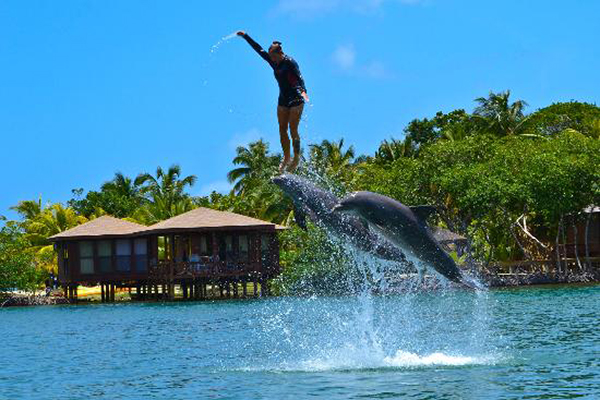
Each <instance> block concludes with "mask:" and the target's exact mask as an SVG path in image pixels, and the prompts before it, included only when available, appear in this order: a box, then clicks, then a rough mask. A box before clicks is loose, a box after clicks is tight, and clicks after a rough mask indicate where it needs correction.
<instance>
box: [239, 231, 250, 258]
mask: <svg viewBox="0 0 600 400" xmlns="http://www.w3.org/2000/svg"><path fill="white" fill-rule="evenodd" d="M238 243H239V247H238V248H239V254H240V261H248V236H246V235H242V236H240V237H239V238H238Z"/></svg>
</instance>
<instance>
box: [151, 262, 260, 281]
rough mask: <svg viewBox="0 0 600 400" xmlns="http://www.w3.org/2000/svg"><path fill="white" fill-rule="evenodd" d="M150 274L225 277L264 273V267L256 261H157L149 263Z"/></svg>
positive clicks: (183, 277) (160, 276)
mask: <svg viewBox="0 0 600 400" xmlns="http://www.w3.org/2000/svg"><path fill="white" fill-rule="evenodd" d="M149 273H150V276H151V277H152V278H155V279H161V280H172V279H186V278H188V279H195V278H227V277H232V278H233V277H238V278H239V277H254V276H261V275H263V274H265V273H266V269H265V268H264V267H262V266H261V264H260V263H258V262H236V263H231V262H224V261H210V262H202V261H196V262H195V261H179V262H177V261H163V260H161V261H158V262H156V263H151V264H150V269H149Z"/></svg>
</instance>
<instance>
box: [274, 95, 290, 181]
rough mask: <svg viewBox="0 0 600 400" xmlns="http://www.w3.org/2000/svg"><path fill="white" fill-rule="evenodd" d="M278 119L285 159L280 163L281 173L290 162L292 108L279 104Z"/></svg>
mask: <svg viewBox="0 0 600 400" xmlns="http://www.w3.org/2000/svg"><path fill="white" fill-rule="evenodd" d="M277 121H279V139H280V140H281V148H282V149H283V160H282V161H281V164H280V165H279V173H283V171H284V170H285V167H287V165H288V164H289V163H290V138H289V136H288V132H287V127H288V125H289V123H290V109H289V108H287V107H282V106H277Z"/></svg>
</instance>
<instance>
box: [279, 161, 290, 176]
mask: <svg viewBox="0 0 600 400" xmlns="http://www.w3.org/2000/svg"><path fill="white" fill-rule="evenodd" d="M289 164H290V159H289V158H284V159H283V161H282V162H281V164H279V173H280V174H283V173H284V172H285V169H286V168H287V167H288V166H289Z"/></svg>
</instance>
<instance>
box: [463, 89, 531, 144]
mask: <svg viewBox="0 0 600 400" xmlns="http://www.w3.org/2000/svg"><path fill="white" fill-rule="evenodd" d="M475 101H476V102H477V103H478V104H479V105H478V106H477V107H475V110H474V111H473V115H475V116H476V117H479V118H480V123H481V128H482V129H483V130H484V131H485V132H488V133H492V134H494V135H497V136H510V135H518V134H519V133H521V131H522V128H523V123H524V122H525V119H526V118H525V115H524V114H523V110H524V109H525V107H527V103H526V102H525V101H523V100H516V101H514V102H512V103H511V102H510V90H507V91H505V92H501V93H494V92H490V94H489V95H488V97H479V98H477V99H475Z"/></svg>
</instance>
